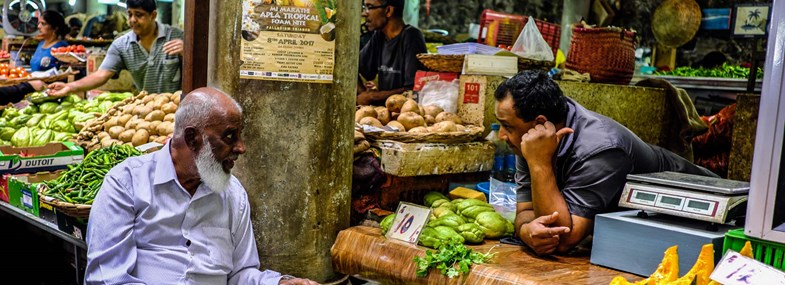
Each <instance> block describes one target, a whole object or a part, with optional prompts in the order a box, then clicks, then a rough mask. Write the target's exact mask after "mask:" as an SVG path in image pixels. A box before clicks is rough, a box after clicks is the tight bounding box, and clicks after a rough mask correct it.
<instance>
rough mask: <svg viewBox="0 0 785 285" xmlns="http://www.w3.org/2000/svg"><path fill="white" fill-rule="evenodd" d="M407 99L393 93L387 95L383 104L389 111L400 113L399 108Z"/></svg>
mask: <svg viewBox="0 0 785 285" xmlns="http://www.w3.org/2000/svg"><path fill="white" fill-rule="evenodd" d="M407 100H409V99H407V98H406V97H405V96H403V95H401V94H395V95H392V96H390V97H387V101H385V102H384V106H385V107H387V110H388V111H390V113H401V108H403V104H404V103H406V101H407Z"/></svg>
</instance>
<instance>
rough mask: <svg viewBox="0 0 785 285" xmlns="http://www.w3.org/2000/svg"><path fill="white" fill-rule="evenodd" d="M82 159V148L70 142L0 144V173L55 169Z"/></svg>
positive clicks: (64, 167)
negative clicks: (23, 145) (29, 145)
mask: <svg viewBox="0 0 785 285" xmlns="http://www.w3.org/2000/svg"><path fill="white" fill-rule="evenodd" d="M83 159H84V150H83V149H82V148H81V147H79V146H77V145H76V144H74V143H72V142H58V143H49V144H47V145H44V146H38V147H12V146H0V174H6V173H11V174H19V173H36V172H44V171H56V170H60V169H66V168H68V165H71V164H77V163H80V162H82V160H83Z"/></svg>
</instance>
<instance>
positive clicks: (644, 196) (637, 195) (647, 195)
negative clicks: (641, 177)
mask: <svg viewBox="0 0 785 285" xmlns="http://www.w3.org/2000/svg"><path fill="white" fill-rule="evenodd" d="M635 198H637V199H641V200H644V201H652V202H654V200H655V199H657V195H655V194H651V193H645V192H640V191H638V192H636V193H635Z"/></svg>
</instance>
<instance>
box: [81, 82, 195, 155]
mask: <svg viewBox="0 0 785 285" xmlns="http://www.w3.org/2000/svg"><path fill="white" fill-rule="evenodd" d="M181 93H182V92H180V91H177V92H175V93H161V94H148V93H146V92H141V93H139V95H137V96H136V97H131V98H128V99H126V100H124V101H122V102H120V103H118V104H117V105H115V106H113V107H112V108H111V109H110V110H108V111H107V112H106V114H104V115H103V116H101V117H99V118H97V119H95V120H92V121H90V122H89V123H88V124H87V125H86V126H85V127H84V128H83V129H82V131H81V132H80V133H79V135H78V136H77V142H78V143H79V144H80V145H81V146H82V147H83V148H85V149H87V150H88V151H92V150H94V149H98V148H101V147H107V146H110V145H113V144H130V145H133V146H139V145H142V144H145V143H148V142H158V143H165V142H166V140H167V139H168V138H169V136H171V134H172V133H173V132H174V116H175V112H176V111H177V106H179V104H180V94H181Z"/></svg>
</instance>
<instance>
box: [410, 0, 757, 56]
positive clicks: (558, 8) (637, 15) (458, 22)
mask: <svg viewBox="0 0 785 285" xmlns="http://www.w3.org/2000/svg"><path fill="white" fill-rule="evenodd" d="M586 1H590V0H586ZM662 1H663V0H621V1H619V2H620V3H621V9H620V10H619V11H617V12H616V17H615V18H614V20H613V22H612V23H611V25H613V26H620V27H628V28H632V29H635V30H636V31H637V32H638V35H639V36H640V45H639V46H641V47H652V46H653V45H654V43H655V41H654V36H653V34H652V32H651V24H650V22H651V16H652V14H653V13H654V10H655V9H656V8H657V6H658V5H659V4H660V3H662ZM609 2H615V1H611V0H609ZM697 2H698V4H699V5H700V6H701V8H730V7H734V5H736V4H739V3H750V2H759V3H771V2H772V1H771V0H752V1H747V0H745V1H731V0H697ZM563 3H564V2H563V0H553V1H549V0H528V1H526V0H518V1H515V0H485V1H483V0H469V1H444V0H431V8H430V14H427V13H426V1H425V0H421V1H420V22H419V26H420V28H421V29H423V30H426V29H444V30H447V31H448V32H449V33H450V35H455V34H460V33H467V32H468V29H469V24H470V23H479V21H480V14H481V13H482V10H483V9H492V10H496V11H500V12H505V13H512V14H519V15H532V16H534V17H536V18H538V19H546V20H547V21H548V22H553V23H558V24H561V23H560V21H561V13H562V10H563ZM765 42H766V41H765V40H763V45H764V47H765ZM756 43H757V40H755V39H744V38H733V37H732V36H731V34H730V31H698V34H697V35H696V36H695V38H694V39H693V41H691V42H689V43H687V44H685V45H684V46H682V47H680V48H679V49H678V57H677V64H676V65H677V66H683V65H693V64H696V63H697V62H698V61H700V60H701V59H703V57H704V56H705V55H706V54H707V53H709V52H711V51H719V52H721V53H723V54H725V55H726V56H727V57H728V58H729V60H730V61H731V62H732V63H736V64H738V63H741V62H746V61H750V60H751V58H752V51H753V50H754V48H755V46H756Z"/></svg>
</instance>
